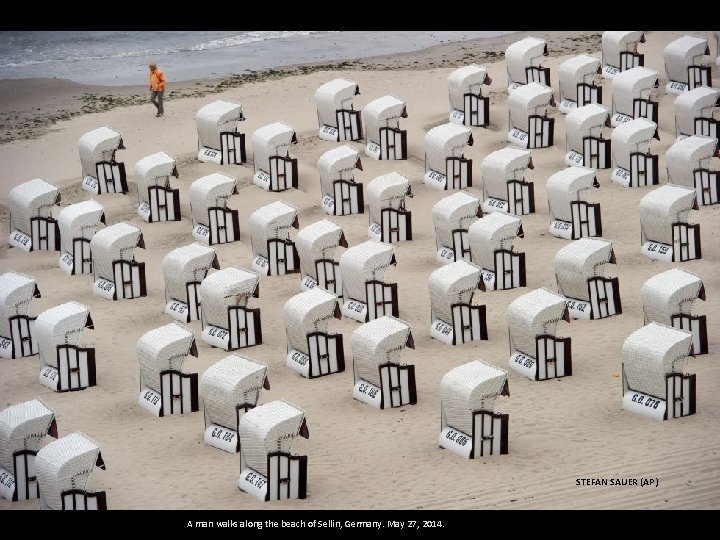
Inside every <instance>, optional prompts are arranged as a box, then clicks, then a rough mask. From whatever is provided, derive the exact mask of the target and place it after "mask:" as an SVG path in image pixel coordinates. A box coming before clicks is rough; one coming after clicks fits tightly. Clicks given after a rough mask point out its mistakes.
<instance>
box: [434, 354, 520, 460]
mask: <svg viewBox="0 0 720 540" xmlns="http://www.w3.org/2000/svg"><path fill="white" fill-rule="evenodd" d="M509 395H510V389H509V387H508V380H507V372H506V371H504V370H502V369H499V368H496V367H495V366H491V365H490V364H488V363H486V362H484V361H482V360H473V361H472V362H468V363H467V364H462V365H460V366H458V367H456V368H453V369H451V370H450V371H448V372H447V373H446V374H445V375H444V376H443V378H442V379H441V381H440V419H441V426H440V428H441V429H440V436H439V437H438V444H439V445H440V447H441V448H446V449H447V450H450V451H451V452H454V453H456V454H458V455H460V456H462V457H464V458H466V459H475V458H479V457H484V456H492V455H498V454H507V453H508V423H509V419H510V416H509V415H508V414H503V413H496V412H495V401H496V400H497V398H498V396H509Z"/></svg>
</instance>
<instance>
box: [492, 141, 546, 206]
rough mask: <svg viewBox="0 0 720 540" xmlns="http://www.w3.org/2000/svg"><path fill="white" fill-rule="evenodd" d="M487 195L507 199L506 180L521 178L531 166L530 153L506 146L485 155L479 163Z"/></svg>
mask: <svg viewBox="0 0 720 540" xmlns="http://www.w3.org/2000/svg"><path fill="white" fill-rule="evenodd" d="M480 168H481V169H482V175H483V182H484V184H485V193H486V195H487V196H488V197H495V198H496V199H503V200H505V199H507V181H508V180H522V179H523V177H524V176H525V169H527V168H530V169H532V168H533V164H532V153H531V152H530V150H522V149H520V148H513V147H511V146H508V147H506V148H502V149H500V150H496V151H495V152H491V153H489V154H488V155H487V156H485V159H483V161H482V163H481V164H480Z"/></svg>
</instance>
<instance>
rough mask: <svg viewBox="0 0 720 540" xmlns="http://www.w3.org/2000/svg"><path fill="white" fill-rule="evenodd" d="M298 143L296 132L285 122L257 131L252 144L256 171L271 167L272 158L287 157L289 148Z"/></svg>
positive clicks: (269, 125)
mask: <svg viewBox="0 0 720 540" xmlns="http://www.w3.org/2000/svg"><path fill="white" fill-rule="evenodd" d="M296 142H297V137H296V136H295V130H294V129H293V128H292V127H290V126H288V125H287V124H286V123H284V122H275V123H273V124H268V125H267V126H263V127H261V128H259V129H257V130H255V133H253V135H252V143H253V152H254V153H255V167H256V169H257V168H258V167H259V168H263V167H265V168H267V167H269V166H270V161H269V160H270V158H271V157H272V156H281V157H286V156H287V155H288V148H289V147H290V145H291V144H293V143H296Z"/></svg>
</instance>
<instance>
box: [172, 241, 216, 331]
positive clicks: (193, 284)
mask: <svg viewBox="0 0 720 540" xmlns="http://www.w3.org/2000/svg"><path fill="white" fill-rule="evenodd" d="M162 268H163V274H164V275H165V313H167V314H168V315H170V316H171V317H173V318H174V319H177V320H178V321H180V322H190V321H197V320H199V319H200V305H201V303H202V302H201V299H200V283H201V282H202V280H203V279H205V276H207V273H208V271H209V270H210V268H215V269H216V270H219V269H220V263H219V262H218V258H217V253H215V250H214V249H213V248H211V247H208V246H204V245H202V244H199V243H197V242H195V243H194V244H190V245H188V246H183V247H180V248H177V249H173V250H172V251H171V252H170V253H168V254H167V255H165V258H164V259H163V261H162Z"/></svg>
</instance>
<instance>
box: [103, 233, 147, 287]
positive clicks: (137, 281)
mask: <svg viewBox="0 0 720 540" xmlns="http://www.w3.org/2000/svg"><path fill="white" fill-rule="evenodd" d="M136 247H139V248H143V249H145V241H144V240H143V234H142V230H140V228H139V227H136V226H135V225H131V224H130V223H126V222H123V223H116V224H115V225H110V226H109V227H106V228H104V229H101V230H99V231H98V232H96V233H95V235H94V236H93V237H92V239H91V240H90V253H91V256H92V271H93V279H94V280H95V283H94V284H93V292H94V293H95V294H98V295H100V296H102V297H103V298H106V299H108V300H120V299H123V298H128V299H132V298H139V297H141V296H147V288H146V284H145V263H144V262H137V261H136V260H135V255H134V251H135V248H136Z"/></svg>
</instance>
